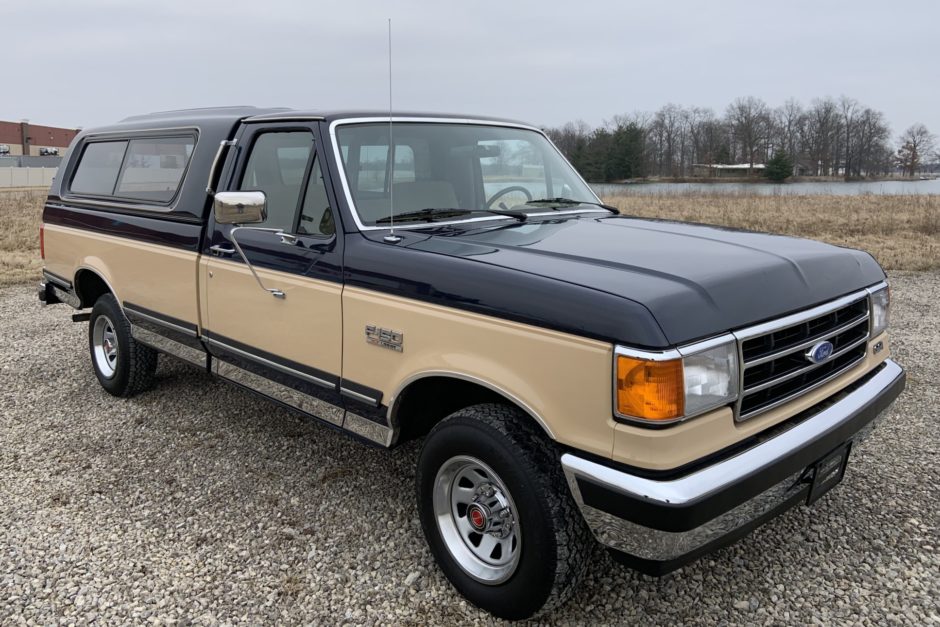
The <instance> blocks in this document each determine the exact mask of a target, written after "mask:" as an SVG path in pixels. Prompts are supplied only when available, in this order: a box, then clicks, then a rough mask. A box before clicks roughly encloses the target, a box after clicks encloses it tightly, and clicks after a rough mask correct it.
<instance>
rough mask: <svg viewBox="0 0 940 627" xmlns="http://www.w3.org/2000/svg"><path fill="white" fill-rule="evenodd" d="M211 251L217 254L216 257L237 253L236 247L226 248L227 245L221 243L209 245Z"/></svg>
mask: <svg viewBox="0 0 940 627" xmlns="http://www.w3.org/2000/svg"><path fill="white" fill-rule="evenodd" d="M209 252H210V253H212V254H213V255H215V256H216V257H221V256H223V255H234V254H235V249H234V248H226V247H225V246H221V245H219V244H216V245H215V246H210V247H209Z"/></svg>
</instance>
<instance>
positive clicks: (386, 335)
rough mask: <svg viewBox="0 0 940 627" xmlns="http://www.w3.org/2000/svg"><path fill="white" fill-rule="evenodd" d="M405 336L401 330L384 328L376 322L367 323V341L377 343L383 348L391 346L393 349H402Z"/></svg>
mask: <svg viewBox="0 0 940 627" xmlns="http://www.w3.org/2000/svg"><path fill="white" fill-rule="evenodd" d="M404 338H405V336H404V334H403V333H402V332H401V331H392V330H390V329H383V328H381V327H377V326H375V325H374V324H367V325H366V342H368V343H369V344H375V345H376V346H381V347H382V348H389V349H391V350H393V351H398V352H399V353H400V352H401V351H402V342H403V340H404Z"/></svg>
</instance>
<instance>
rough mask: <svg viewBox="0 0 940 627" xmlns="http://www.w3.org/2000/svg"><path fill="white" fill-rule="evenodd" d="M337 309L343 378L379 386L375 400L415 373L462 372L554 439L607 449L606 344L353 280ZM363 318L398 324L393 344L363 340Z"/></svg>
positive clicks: (391, 397) (389, 398) (388, 400)
mask: <svg viewBox="0 0 940 627" xmlns="http://www.w3.org/2000/svg"><path fill="white" fill-rule="evenodd" d="M343 318H344V326H343V378H344V379H351V380H352V381H355V382H356V383H359V384H362V385H366V386H369V387H371V388H375V389H377V390H380V391H381V392H382V394H383V397H382V403H383V404H386V405H389V406H394V403H395V397H396V395H397V394H398V393H399V392H400V391H401V387H402V386H403V384H404V383H406V382H410V381H413V380H415V379H418V378H421V377H423V376H455V377H457V378H464V379H470V380H473V381H477V382H479V383H480V384H481V385H485V386H486V387H489V388H491V389H495V390H498V391H500V392H501V393H502V394H503V395H504V396H506V397H507V398H508V399H510V400H514V401H516V402H517V403H518V404H519V405H520V406H521V407H523V409H525V410H526V411H528V412H529V413H530V414H531V415H532V416H533V417H534V418H535V419H536V420H537V421H539V422H540V423H541V424H542V426H543V427H544V428H545V430H546V431H547V432H548V433H549V434H550V435H551V436H552V437H554V438H555V439H556V440H558V441H559V442H561V443H563V444H567V445H570V446H573V447H575V448H578V449H581V450H584V451H589V452H591V453H595V454H597V455H603V456H605V457H610V454H611V447H612V444H613V424H612V421H611V419H610V417H611V403H612V398H611V389H610V385H611V380H612V374H611V368H612V363H613V362H612V359H613V347H612V346H611V345H610V344H606V343H604V342H599V341H596V340H589V339H585V338H581V337H576V336H572V335H567V334H564V333H558V332H555V331H549V330H546V329H542V328H538V327H533V326H529V325H525V324H519V323H514V322H510V321H506V320H502V319H498V318H491V317H488V316H481V315H477V314H473V313H468V312H464V311H461V310H457V309H451V308H447V307H440V306H437V305H430V304H427V303H422V302H418V301H414V300H410V299H405V298H399V297H395V296H389V295H386V294H382V293H378V292H373V291H369V290H364V289H361V288H346V289H345V291H344V292H343ZM367 325H374V326H376V327H380V328H383V329H387V330H392V331H397V332H401V334H402V350H401V352H399V351H396V350H390V349H389V348H385V347H382V346H377V345H375V344H370V343H367V341H366V333H365V329H366V326H367Z"/></svg>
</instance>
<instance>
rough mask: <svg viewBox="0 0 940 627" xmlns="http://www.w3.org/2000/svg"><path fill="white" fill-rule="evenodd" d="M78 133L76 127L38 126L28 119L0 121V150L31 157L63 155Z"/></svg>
mask: <svg viewBox="0 0 940 627" xmlns="http://www.w3.org/2000/svg"><path fill="white" fill-rule="evenodd" d="M77 134H78V129H74V128H58V127H55V126H40V125H38V124H30V123H29V122H28V121H25V120H24V121H22V122H3V121H0V147H4V148H0V152H3V153H6V154H8V155H9V156H11V157H12V156H18V155H27V156H31V157H39V156H47V155H55V154H56V153H58V156H60V157H62V156H64V155H65V151H66V149H67V148H68V147H69V144H70V143H71V142H72V140H73V139H74V138H75V136H76V135H77Z"/></svg>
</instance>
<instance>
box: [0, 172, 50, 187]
mask: <svg viewBox="0 0 940 627" xmlns="http://www.w3.org/2000/svg"><path fill="white" fill-rule="evenodd" d="M56 170H58V168H0V189H4V188H10V187H49V186H50V185H52V179H53V177H54V176H55V173H56Z"/></svg>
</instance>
